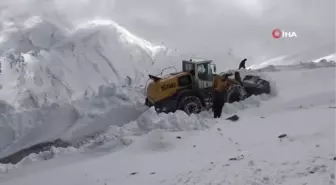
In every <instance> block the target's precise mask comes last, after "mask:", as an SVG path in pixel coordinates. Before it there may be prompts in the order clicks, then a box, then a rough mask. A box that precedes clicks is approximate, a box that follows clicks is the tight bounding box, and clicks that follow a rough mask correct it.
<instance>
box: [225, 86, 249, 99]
mask: <svg viewBox="0 0 336 185" xmlns="http://www.w3.org/2000/svg"><path fill="white" fill-rule="evenodd" d="M247 97H248V94H247V92H246V90H245V88H244V87H243V86H241V85H232V86H231V87H230V88H229V90H228V91H227V94H226V102H227V103H233V102H239V101H242V100H244V99H246V98H247Z"/></svg>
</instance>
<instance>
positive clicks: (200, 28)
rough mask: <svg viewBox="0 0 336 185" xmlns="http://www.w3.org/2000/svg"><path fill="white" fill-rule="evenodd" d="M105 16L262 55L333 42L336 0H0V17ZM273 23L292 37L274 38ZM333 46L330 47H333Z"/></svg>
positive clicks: (207, 50)
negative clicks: (38, 15)
mask: <svg viewBox="0 0 336 185" xmlns="http://www.w3.org/2000/svg"><path fill="white" fill-rule="evenodd" d="M32 14H44V15H47V16H50V15H56V14H57V15H58V16H60V17H62V18H64V19H67V20H68V21H70V22H71V21H75V20H80V19H81V20H84V19H91V18H93V17H104V18H108V19H112V20H114V21H116V22H117V23H119V24H120V25H122V26H124V27H125V28H126V29H128V30H130V31H131V32H133V33H135V34H136V35H138V36H141V37H143V38H145V39H147V40H149V41H152V42H155V43H161V42H163V43H164V44H165V45H167V46H168V47H171V48H176V49H178V50H180V51H185V52H191V53H195V54H196V53H197V54H198V55H200V56H206V57H213V58H221V56H222V55H225V53H227V51H228V48H233V51H234V53H235V54H236V55H238V56H242V57H244V56H250V57H253V58H256V59H258V58H262V57H269V56H276V55H280V54H283V53H288V52H292V53H295V52H298V51H300V50H304V49H308V48H311V47H315V46H320V45H321V46H322V45H325V44H330V43H332V42H335V0H71V1H70V0H1V1H0V18H1V17H2V18H4V17H7V18H8V17H12V18H13V17H17V16H18V15H21V16H23V17H27V16H28V15H32ZM275 28H280V29H284V30H285V31H293V32H295V33H296V34H297V35H298V38H297V39H286V40H285V39H282V40H275V39H273V38H272V36H271V32H272V30H273V29H275ZM333 50H334V49H333Z"/></svg>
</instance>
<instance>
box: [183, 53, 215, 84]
mask: <svg viewBox="0 0 336 185" xmlns="http://www.w3.org/2000/svg"><path fill="white" fill-rule="evenodd" d="M211 63H212V60H192V59H191V60H189V61H188V60H183V61H182V70H183V72H191V73H192V75H193V76H194V80H195V83H196V85H197V86H198V88H200V89H207V88H212V86H213V74H214V73H215V72H216V67H215V65H213V64H211ZM212 66H213V69H212Z"/></svg>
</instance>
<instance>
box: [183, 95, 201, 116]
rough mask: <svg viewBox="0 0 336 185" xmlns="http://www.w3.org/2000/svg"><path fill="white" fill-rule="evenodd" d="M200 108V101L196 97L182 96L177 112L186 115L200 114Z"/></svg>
mask: <svg viewBox="0 0 336 185" xmlns="http://www.w3.org/2000/svg"><path fill="white" fill-rule="evenodd" d="M202 107H203V106H202V102H201V99H200V98H199V97H197V96H184V97H182V98H181V99H180V101H179V104H178V110H182V111H184V112H185V113H186V114H188V115H191V114H198V113H200V112H201V111H202Z"/></svg>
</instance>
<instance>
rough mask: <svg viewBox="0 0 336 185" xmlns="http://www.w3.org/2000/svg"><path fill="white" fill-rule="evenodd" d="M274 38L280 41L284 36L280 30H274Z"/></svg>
mask: <svg viewBox="0 0 336 185" xmlns="http://www.w3.org/2000/svg"><path fill="white" fill-rule="evenodd" d="M272 36H273V38H275V39H279V38H280V37H281V36H282V32H281V30H280V29H274V30H273V31H272Z"/></svg>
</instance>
